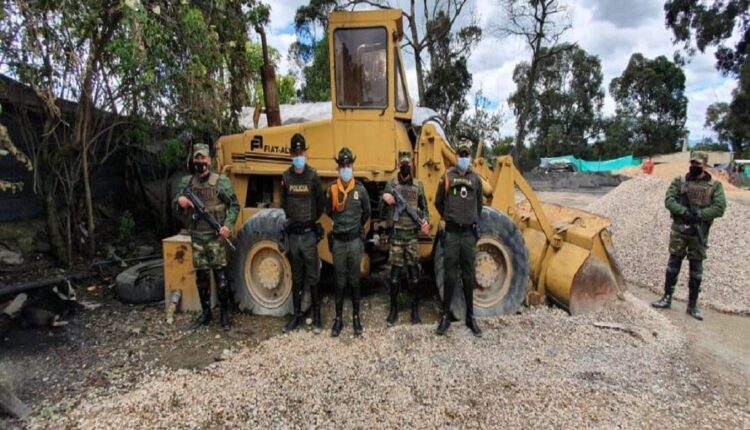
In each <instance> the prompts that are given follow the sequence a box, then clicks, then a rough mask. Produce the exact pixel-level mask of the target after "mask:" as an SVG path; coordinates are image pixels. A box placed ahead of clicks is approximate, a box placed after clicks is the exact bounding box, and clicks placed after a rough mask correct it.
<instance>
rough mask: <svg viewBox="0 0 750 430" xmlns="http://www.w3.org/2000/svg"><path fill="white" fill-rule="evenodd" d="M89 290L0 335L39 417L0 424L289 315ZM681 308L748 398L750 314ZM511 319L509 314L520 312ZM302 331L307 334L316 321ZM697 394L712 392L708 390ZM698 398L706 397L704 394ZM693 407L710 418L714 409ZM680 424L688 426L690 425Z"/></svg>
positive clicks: (214, 355)
mask: <svg viewBox="0 0 750 430" xmlns="http://www.w3.org/2000/svg"><path fill="white" fill-rule="evenodd" d="M606 191H608V190H594V191H593V192H591V190H587V191H585V192H583V191H581V190H566V191H545V192H539V193H538V194H539V198H540V199H541V200H542V201H549V202H553V203H560V204H565V205H568V206H573V207H578V208H581V207H585V206H586V205H588V204H589V203H590V202H592V201H594V200H595V199H596V198H598V197H600V196H601V195H602V194H603V193H604V192H606ZM423 287H424V290H425V291H429V290H431V289H430V286H429V285H425V286H423ZM630 289H631V292H633V294H634V295H635V296H636V297H638V298H639V299H641V300H643V301H644V302H648V301H652V300H654V299H655V298H656V296H655V295H654V294H653V293H651V292H650V291H648V290H647V289H645V288H639V287H638V286H637V285H631V288H630ZM84 295H85V297H84V299H86V300H90V301H93V302H96V303H99V304H101V306H100V307H99V308H97V309H95V310H91V311H87V310H81V311H79V312H78V313H77V314H76V315H75V316H74V317H72V318H71V319H70V324H69V325H68V326H65V327H60V328H55V329H22V328H20V327H18V328H14V329H13V330H11V331H10V332H9V333H7V334H6V335H5V337H4V338H3V339H0V382H2V383H3V384H4V385H5V386H6V387H8V388H9V389H11V390H12V391H14V392H15V393H16V395H17V396H18V397H19V398H20V399H21V400H23V401H24V402H26V403H27V404H28V405H29V406H30V407H31V408H32V410H33V416H34V418H33V419H32V420H31V421H29V422H19V421H17V420H13V419H11V418H9V417H7V416H2V415H0V428H16V427H17V428H24V427H37V426H41V427H47V428H54V427H56V425H55V424H54V423H56V422H59V421H58V420H59V419H60V418H61V417H65V416H67V414H68V413H69V412H70V411H72V410H75V409H77V408H79V407H81V406H82V403H83V402H85V401H86V398H87V396H88V395H89V394H90V393H92V392H97V393H100V394H102V395H104V396H118V395H123V394H126V393H130V392H133V391H134V390H135V389H137V388H138V387H140V386H141V384H142V383H143V381H146V380H149V379H153V378H154V377H156V376H157V375H160V374H162V372H164V371H165V370H167V371H168V370H170V369H172V370H174V369H187V370H190V371H193V370H196V369H203V368H205V367H206V366H209V365H211V364H212V363H216V362H219V361H223V360H225V359H226V357H227V356H228V355H231V354H232V353H234V352H236V351H242V350H250V351H253V350H254V349H255V348H258V347H259V345H261V344H262V343H264V342H265V341H266V340H269V339H271V338H274V337H277V336H286V335H282V334H281V330H280V329H281V326H282V325H283V323H284V322H285V319H279V318H272V317H260V316H255V315H247V314H235V315H234V328H233V329H232V330H231V331H230V332H224V331H222V330H220V329H219V328H218V326H217V324H216V323H214V324H213V325H211V326H210V327H208V328H205V329H201V330H198V331H196V332H189V331H186V330H185V327H186V326H187V325H189V323H190V322H191V320H192V319H193V318H194V315H184V314H180V315H177V316H176V319H175V323H174V324H173V325H168V324H166V322H165V313H164V308H163V303H161V304H154V305H139V306H132V305H124V304H122V303H120V302H119V301H117V300H116V299H115V298H114V294H113V292H112V291H111V290H110V289H109V288H107V287H106V286H97V287H96V288H94V289H93V291H87V292H85V293H84ZM386 296H387V295H386V293H385V289H384V286H383V285H382V283H380V282H378V279H377V278H376V279H375V280H374V281H373V282H371V283H369V285H367V288H366V296H365V298H364V302H363V323H364V326H365V332H366V334H367V332H368V331H381V332H382V330H384V327H385V322H384V319H385V316H386V314H387V298H386ZM402 299H403V302H404V303H403V306H402V313H401V314H400V320H399V324H402V325H407V324H408V323H407V322H406V321H407V320H408V314H407V312H404V310H405V309H406V301H405V299H406V298H405V297H402ZM684 306H685V304H684V303H682V302H675V304H674V306H673V308H672V309H671V310H667V311H663V312H661V313H662V314H663V315H664V316H666V317H667V318H668V319H669V321H670V322H672V323H673V324H674V325H675V326H677V327H678V328H679V330H680V331H681V332H683V333H684V334H685V335H686V337H687V340H688V348H687V356H685V357H680V359H682V360H684V361H685V363H686V364H687V365H689V366H690V367H691V368H694V369H698V372H699V375H700V377H701V378H704V379H705V381H704V382H705V384H706V387H708V388H707V390H708V391H707V392H709V393H710V395H711V396H712V401H719V402H722V401H726V402H727V403H728V404H734V405H737V404H740V405H742V404H745V405H746V404H747V401H748V393H750V360H748V357H750V317H743V316H733V315H726V314H722V313H719V312H715V311H711V310H704V315H705V317H706V319H705V321H704V322H702V323H701V322H697V321H694V320H692V319H691V318H689V317H687V316H686V314H685V311H684ZM332 309H333V306H332V297H331V295H330V294H328V295H326V297H325V299H324V305H323V320H324V326H325V327H324V331H323V333H322V334H321V335H320V336H328V331H327V330H328V328H329V326H330V322H331V320H332V317H333V315H332ZM438 310H439V306H438V302H437V300H436V298H435V297H434V295H433V293H429V294H428V296H427V297H424V299H423V300H422V303H421V316H422V321H423V323H424V324H425V326H426V327H427V329H428V330H431V327H432V326H434V325H435V323H436V321H437V318H438ZM215 312H216V311H215ZM350 315H351V311H350V307H349V303H348V302H347V304H346V308H345V324H346V325H345V329H344V332H343V333H342V339H341V342H344V343H346V344H347V345H349V344H351V343H352V342H354V341H355V339H354V338H353V336H352V332H351V318H350ZM508 318H510V319H511V320H512V319H513V318H514V316H509V317H508ZM302 330H304V331H309V330H310V327H309V326H306V327H305V328H303V329H302ZM613 336H614V335H613ZM699 391H700V392H706V391H705V389H704V388H701V389H700V390H699ZM698 396H699V395H698ZM696 399H697V400H696ZM738 399H739V400H738ZM742 399H744V401H743V400H742ZM692 401H697V402H700V397H697V398H693V399H692ZM695 413H697V414H700V415H701V416H702V417H704V418H710V416H711V410H705V411H702V410H701V411H697V412H695ZM745 414H747V411H745ZM684 426H685V427H689V426H690V424H689V423H688V422H685V423H684ZM715 426H719V425H717V424H715Z"/></svg>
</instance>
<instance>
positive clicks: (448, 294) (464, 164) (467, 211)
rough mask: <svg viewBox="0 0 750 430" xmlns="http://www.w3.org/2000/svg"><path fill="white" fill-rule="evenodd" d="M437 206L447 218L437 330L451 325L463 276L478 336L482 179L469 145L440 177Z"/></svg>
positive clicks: (442, 331)
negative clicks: (477, 263)
mask: <svg viewBox="0 0 750 430" xmlns="http://www.w3.org/2000/svg"><path fill="white" fill-rule="evenodd" d="M435 207H436V208H437V210H438V212H440V215H441V216H442V217H443V219H444V220H445V237H444V242H443V244H444V247H445V260H444V262H443V265H444V273H445V285H444V289H443V315H442V317H441V318H440V323H439V324H438V326H437V329H436V333H437V334H439V335H443V334H445V332H446V331H447V330H448V327H450V324H451V320H450V312H451V311H450V309H451V299H452V298H453V291H454V289H455V287H456V283H457V282H458V276H459V275H460V276H461V280H462V281H463V289H464V298H465V299H466V326H467V327H469V329H470V330H471V332H472V333H473V334H474V335H475V336H481V335H482V330H480V328H479V325H477V322H476V320H475V319H474V260H475V258H476V246H477V240H478V239H479V234H478V233H479V230H478V226H477V224H478V222H479V217H480V216H481V214H482V181H481V178H480V177H479V176H478V175H477V174H476V173H475V172H474V171H473V170H472V169H471V147H470V146H469V145H468V144H461V145H460V146H459V147H458V162H457V165H456V166H454V167H451V168H450V169H448V171H447V172H446V173H445V175H443V177H442V178H441V179H440V185H439V186H438V189H437V194H436V195H435Z"/></svg>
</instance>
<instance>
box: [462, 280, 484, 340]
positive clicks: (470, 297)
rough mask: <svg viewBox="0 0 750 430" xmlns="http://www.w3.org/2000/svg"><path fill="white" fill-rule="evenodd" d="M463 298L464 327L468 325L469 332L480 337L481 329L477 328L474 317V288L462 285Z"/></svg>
mask: <svg viewBox="0 0 750 430" xmlns="http://www.w3.org/2000/svg"><path fill="white" fill-rule="evenodd" d="M464 299H466V327H469V330H471V333H472V334H473V335H474V336H476V337H482V329H480V328H479V325H478V324H477V320H476V319H475V318H474V290H473V288H467V287H466V286H464Z"/></svg>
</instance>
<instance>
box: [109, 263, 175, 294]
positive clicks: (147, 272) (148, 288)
mask: <svg viewBox="0 0 750 430" xmlns="http://www.w3.org/2000/svg"><path fill="white" fill-rule="evenodd" d="M115 292H116V293H117V297H119V298H120V300H122V301H123V302H126V303H152V302H158V301H161V300H164V260H162V259H157V260H151V261H146V262H143V263H140V264H137V265H135V266H133V267H131V268H129V269H127V270H125V271H123V272H120V274H119V275H117V278H115Z"/></svg>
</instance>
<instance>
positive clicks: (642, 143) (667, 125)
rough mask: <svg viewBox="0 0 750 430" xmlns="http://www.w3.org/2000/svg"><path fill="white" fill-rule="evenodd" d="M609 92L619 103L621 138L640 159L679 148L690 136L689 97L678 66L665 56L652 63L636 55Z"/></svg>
mask: <svg viewBox="0 0 750 430" xmlns="http://www.w3.org/2000/svg"><path fill="white" fill-rule="evenodd" d="M609 91H610V94H611V95H612V97H613V98H614V99H615V102H616V103H617V107H616V116H617V118H618V123H619V124H618V125H617V127H619V130H618V135H619V136H618V139H620V140H621V141H622V144H624V145H627V147H628V148H629V150H630V151H629V152H631V153H632V154H634V155H637V156H641V155H652V154H664V153H670V152H674V151H678V150H679V149H680V147H681V145H682V143H683V140H684V139H685V138H686V137H687V132H686V130H685V121H686V119H687V97H685V74H684V73H683V72H682V68H680V66H679V65H677V64H675V63H674V62H672V61H670V60H669V59H667V58H666V57H664V56H663V55H662V56H659V57H656V58H655V59H653V60H652V59H648V58H645V57H644V56H643V55H642V54H640V53H636V54H633V55H632V56H631V57H630V61H629V62H628V66H627V68H626V69H625V70H624V71H623V73H622V75H621V76H620V77H617V78H614V79H613V80H612V82H611V83H610V85H609ZM623 125H625V126H623Z"/></svg>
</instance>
